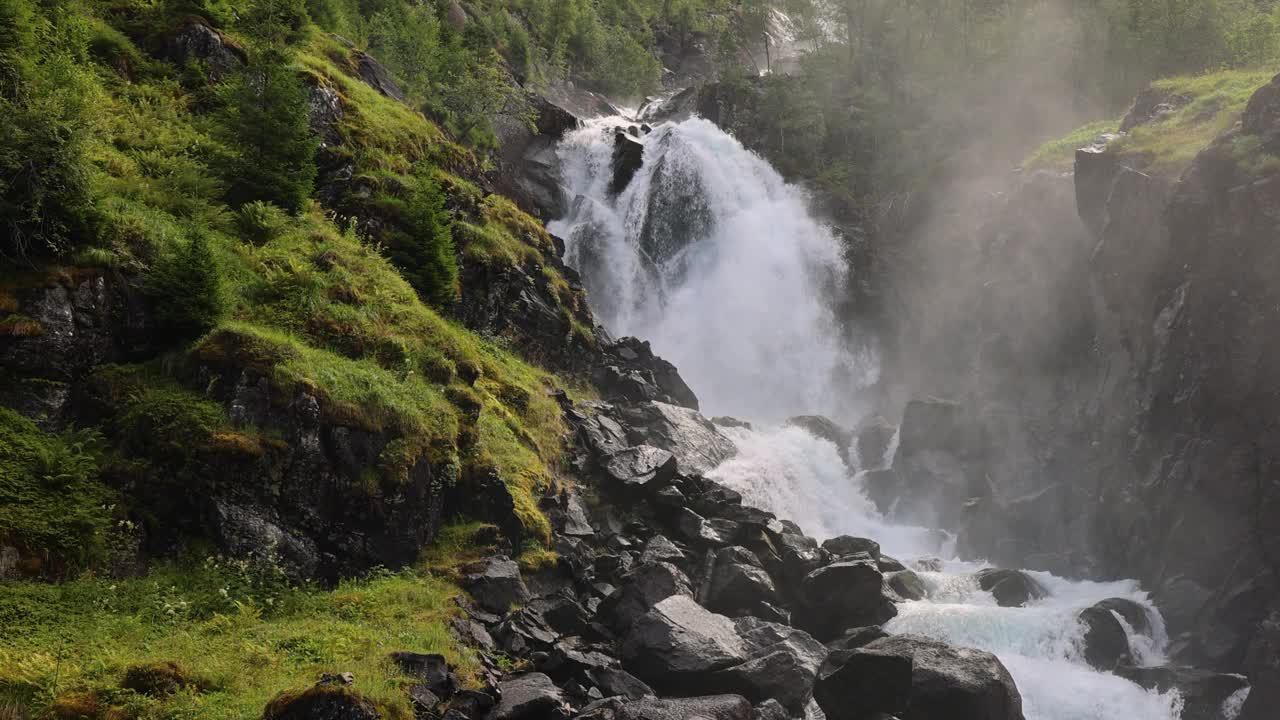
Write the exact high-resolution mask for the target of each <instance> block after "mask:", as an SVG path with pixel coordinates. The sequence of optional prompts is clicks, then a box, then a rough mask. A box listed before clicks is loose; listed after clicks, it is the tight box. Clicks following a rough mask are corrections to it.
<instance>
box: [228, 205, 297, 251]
mask: <svg viewBox="0 0 1280 720" xmlns="http://www.w3.org/2000/svg"><path fill="white" fill-rule="evenodd" d="M288 225H289V216H288V215H287V214H285V212H284V211H283V210H281V209H280V208H278V207H276V206H275V205H272V204H271V203H269V202H263V201H261V200H254V201H253V202H250V203H245V204H244V205H242V206H240V209H239V210H238V211H237V212H236V226H237V227H238V228H239V230H240V235H241V237H243V238H244V239H245V240H248V241H250V242H252V243H254V244H256V245H265V244H266V243H269V242H271V241H272V240H274V239H276V238H277V237H279V236H280V233H282V232H284V230H285V228H286V227H288Z"/></svg>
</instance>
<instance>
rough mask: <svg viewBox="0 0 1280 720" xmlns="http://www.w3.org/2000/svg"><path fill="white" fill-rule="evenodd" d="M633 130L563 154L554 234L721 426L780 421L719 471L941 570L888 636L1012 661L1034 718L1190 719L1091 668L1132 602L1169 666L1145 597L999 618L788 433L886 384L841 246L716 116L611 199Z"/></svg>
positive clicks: (1172, 703)
mask: <svg viewBox="0 0 1280 720" xmlns="http://www.w3.org/2000/svg"><path fill="white" fill-rule="evenodd" d="M631 124H632V123H631V122H630V121H628V120H627V119H626V118H621V117H613V118H600V119H596V120H592V121H589V122H588V123H587V124H586V126H585V127H583V128H581V129H579V130H577V131H575V132H573V133H571V134H570V135H569V136H567V137H566V138H565V140H564V141H562V143H561V146H560V148H559V154H560V159H561V163H562V171H563V176H564V179H565V182H566V185H567V189H568V192H569V193H570V195H571V197H573V198H574V202H573V210H572V212H571V213H570V215H569V216H568V217H566V218H564V219H562V220H560V221H557V222H556V223H553V224H552V226H551V230H552V231H553V232H555V233H556V234H558V235H560V236H561V237H564V238H565V239H566V255H567V259H568V261H569V263H570V264H572V265H574V266H575V267H577V268H578V269H579V270H580V271H581V272H582V274H583V278H584V282H585V283H586V284H587V288H588V291H589V297H590V298H591V302H592V307H593V309H594V311H595V312H596V315H597V317H598V318H599V319H600V320H601V321H602V322H603V323H604V325H605V327H606V328H608V329H609V330H610V331H611V332H613V333H614V334H615V335H635V336H637V337H641V338H645V339H648V340H650V341H651V342H652V344H653V347H654V350H655V352H657V353H658V354H660V355H662V356H664V357H666V358H667V359H669V360H671V361H672V362H674V363H675V364H676V366H677V367H678V368H679V369H680V372H681V374H682V375H683V376H684V378H685V380H686V381H687V382H688V383H689V384H690V386H691V387H693V388H694V390H695V392H697V393H698V395H699V397H700V398H701V400H702V406H703V412H704V414H706V415H708V416H710V415H713V414H731V415H734V416H737V417H741V418H744V419H748V420H752V421H755V422H759V423H765V424H764V425H761V426H759V427H758V428H757V429H755V430H751V429H745V428H728V429H725V433H726V434H728V435H729V436H730V437H731V438H732V439H733V441H734V442H735V444H736V445H737V446H738V449H739V452H738V454H737V456H735V457H733V458H731V459H730V460H728V461H726V462H725V463H723V464H722V465H720V466H719V467H718V468H716V469H715V470H713V471H712V472H711V473H709V475H710V476H711V477H713V478H715V479H717V480H719V481H721V482H723V483H725V484H727V485H729V486H730V487H733V488H734V489H736V490H738V491H739V492H741V493H742V494H743V496H744V499H745V501H746V502H748V503H749V504H752V505H755V506H758V507H761V508H764V509H767V510H771V511H773V512H775V513H776V514H778V515H779V516H781V517H785V518H789V519H792V520H794V521H796V522H797V523H799V524H800V525H801V527H803V528H804V529H805V530H806V532H808V533H809V534H811V535H813V536H815V537H817V538H819V539H823V538H827V537H831V536H835V535H842V534H848V535H855V536H860V537H869V538H872V539H875V540H876V541H878V542H879V543H880V544H881V546H882V549H883V551H884V553H885V554H887V555H890V556H892V557H895V558H897V559H898V560H900V561H902V562H903V563H904V564H906V565H907V566H908V567H911V566H912V565H913V564H914V563H915V562H916V561H918V560H925V559H929V560H932V561H934V563H935V564H934V565H931V566H930V567H932V568H936V569H934V570H932V571H928V572H926V571H920V572H919V574H920V576H921V578H922V580H923V581H924V583H925V585H926V587H927V589H928V597H927V598H926V599H924V600H920V601H914V602H907V603H905V604H902V605H900V606H899V614H898V616H897V617H896V618H894V619H893V620H892V621H890V622H889V623H888V625H887V626H886V629H887V630H888V631H889V632H891V633H915V634H922V635H927V636H930V637H934V638H938V639H942V640H945V641H948V642H951V643H953V644H956V645H962V646H969V647H975V648H980V649H983V650H988V651H990V652H992V653H995V654H996V655H997V656H998V657H999V658H1000V659H1001V660H1002V661H1003V662H1004V664H1005V666H1006V667H1008V669H1009V671H1010V673H1011V674H1012V675H1013V677H1014V680H1015V682H1016V683H1017V685H1018V689H1019V691H1020V692H1021V694H1022V699H1023V709H1024V713H1025V715H1026V717H1027V718H1028V719H1029V720H1176V719H1177V718H1178V717H1179V714H1180V712H1181V700H1180V698H1179V697H1178V696H1177V693H1176V692H1170V693H1167V694H1159V693H1156V692H1154V691H1151V692H1149V691H1146V690H1144V689H1142V688H1141V687H1139V686H1137V685H1135V684H1133V683H1131V682H1129V681H1127V680H1125V679H1123V678H1120V677H1118V676H1116V675H1112V674H1110V673H1101V672H1097V671H1095V670H1093V669H1092V668H1091V667H1090V666H1089V665H1087V664H1086V663H1085V661H1084V659H1083V654H1082V650H1083V631H1084V630H1083V627H1082V626H1081V624H1080V623H1079V622H1078V621H1077V619H1076V616H1077V613H1078V612H1079V611H1080V610H1082V609H1084V608H1087V607H1089V606H1091V605H1093V604H1094V603H1096V602H1098V601H1099V600H1103V599H1105V598H1111V597H1121V598H1128V599H1131V600H1134V601H1136V602H1138V603H1141V604H1143V605H1144V606H1145V607H1146V608H1147V609H1148V613H1149V615H1150V618H1151V620H1152V626H1153V629H1152V630H1151V632H1150V633H1149V634H1150V636H1149V637H1148V636H1145V635H1140V634H1137V633H1133V632H1130V645H1131V650H1132V652H1133V655H1134V657H1135V658H1136V659H1137V661H1138V662H1140V663H1142V664H1147V665H1157V664H1161V663H1162V662H1164V655H1163V653H1164V646H1165V644H1166V642H1167V638H1166V637H1165V633H1164V627H1163V621H1162V620H1161V618H1160V615H1159V613H1158V612H1157V611H1156V609H1155V608H1154V607H1153V606H1152V605H1151V603H1150V602H1149V600H1148V598H1147V595H1146V593H1144V592H1143V591H1142V590H1141V589H1140V588H1139V587H1138V586H1137V583H1135V582H1130V581H1122V582H1110V583H1097V582H1083V581H1069V580H1065V579H1062V578H1058V577H1055V576H1053V575H1050V574H1048V573H1031V574H1032V575H1033V576H1034V577H1035V578H1036V579H1037V580H1038V581H1039V582H1040V583H1041V584H1042V585H1043V586H1044V587H1045V588H1046V589H1047V590H1048V591H1049V595H1048V597H1046V598H1044V599H1042V600H1038V601H1035V602H1033V603H1031V604H1030V605H1029V606H1027V607H1021V608H1002V607H998V606H997V604H996V602H995V599H994V598H993V597H992V596H991V595H990V594H989V593H987V592H984V591H982V590H981V589H980V588H979V587H978V586H977V584H976V582H975V581H974V580H973V577H972V574H973V573H974V572H975V571H976V570H978V569H981V568H982V567H985V565H984V564H983V563H980V562H966V561H962V560H959V559H956V558H954V557H953V545H954V543H953V542H951V541H950V540H949V539H948V538H947V536H946V534H945V533H941V532H939V531H936V530H931V529H928V528H919V527H907V526H901V525H894V524H891V523H889V522H886V521H885V520H884V518H883V517H882V516H881V515H880V514H879V513H878V512H877V511H876V509H875V507H874V506H873V505H872V504H871V503H870V501H868V500H867V498H866V497H865V495H864V493H863V491H862V488H861V486H860V483H859V481H858V477H857V476H854V475H852V474H851V473H850V471H849V467H848V465H847V464H846V462H845V460H844V459H842V458H841V457H840V456H839V453H838V451H837V449H836V447H835V445H833V444H831V443H829V442H826V441H824V440H819V439H817V438H815V437H813V436H811V435H809V434H808V433H806V432H805V431H803V430H800V429H798V428H795V427H783V426H779V423H780V421H781V420H782V419H783V418H785V417H787V416H790V415H796V414H805V413H822V414H827V415H830V416H833V417H842V418H844V419H845V420H852V419H856V414H857V409H856V408H855V407H850V406H848V405H846V404H843V403H842V401H841V398H842V397H848V396H849V394H850V393H851V391H852V389H855V388H857V387H860V386H865V385H867V384H870V383H872V382H874V381H875V379H876V373H877V372H878V369H877V366H876V363H875V361H874V359H873V358H871V357H869V356H868V354H866V353H859V352H853V351H850V350H848V349H847V348H846V347H844V346H843V343H842V342H841V341H840V340H839V338H840V337H841V333H840V332H838V329H837V326H836V320H835V318H834V317H833V314H832V312H831V310H830V307H831V303H830V302H829V299H830V297H831V296H832V293H835V292H838V291H839V290H840V288H841V286H842V285H843V283H844V282H845V277H844V271H843V270H842V269H841V268H842V267H843V263H842V261H841V256H840V251H839V243H838V241H837V239H836V238H835V236H834V235H833V233H832V232H831V230H830V229H829V228H827V227H826V226H824V225H823V224H822V223H821V222H819V221H817V220H816V219H815V218H814V217H813V216H812V215H811V214H810V212H809V210H808V207H807V204H806V202H805V197H804V195H803V194H802V193H801V192H800V191H798V190H797V189H796V188H794V187H791V186H789V185H787V184H786V183H785V182H784V181H783V180H782V178H781V177H779V175H778V173H777V172H775V171H774V170H773V169H772V168H771V167H770V166H769V165H768V164H767V163H766V162H765V161H763V160H762V159H760V158H759V157H757V156H756V155H754V154H752V153H750V152H748V151H747V150H745V149H744V148H743V147H742V146H741V145H740V144H739V143H738V142H737V141H736V140H734V139H733V138H732V137H730V136H729V135H727V134H726V133H724V132H722V131H721V130H720V129H719V128H717V127H716V126H715V125H713V124H712V123H709V122H707V121H705V120H702V119H698V118H693V119H689V120H684V121H680V122H668V123H663V124H660V125H658V126H657V127H655V128H654V129H653V131H652V132H651V133H649V134H647V135H644V136H643V137H641V138H640V141H641V142H643V144H644V162H643V165H642V166H641V168H640V169H639V171H638V172H637V173H636V175H635V177H634V178H633V179H632V180H631V181H630V183H629V184H628V185H627V186H626V188H625V189H624V190H623V191H622V192H620V193H618V194H616V195H614V194H612V193H610V188H609V185H610V182H611V180H612V160H611V158H612V154H613V148H614V128H615V127H617V126H622V127H624V128H625V127H627V126H629V125H631ZM892 452H893V448H892V447H891V448H890V450H889V453H890V454H892ZM850 460H851V463H852V464H853V465H854V466H858V464H859V463H858V459H857V458H852V459H850ZM884 460H885V459H880V458H876V459H871V462H869V463H867V464H868V465H882V464H883V463H884ZM1126 628H1127V626H1126ZM1127 629H1129V630H1130V631H1131V630H1132V629H1131V628H1127Z"/></svg>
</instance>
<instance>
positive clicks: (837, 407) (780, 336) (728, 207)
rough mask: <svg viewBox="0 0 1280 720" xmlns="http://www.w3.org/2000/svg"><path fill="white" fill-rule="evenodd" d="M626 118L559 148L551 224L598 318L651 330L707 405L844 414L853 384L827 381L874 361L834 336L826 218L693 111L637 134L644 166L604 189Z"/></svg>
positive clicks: (832, 259) (739, 411)
mask: <svg viewBox="0 0 1280 720" xmlns="http://www.w3.org/2000/svg"><path fill="white" fill-rule="evenodd" d="M629 124H630V123H629V122H628V121H627V120H626V119H624V118H617V117H614V118H600V119H595V120H591V121H588V122H587V123H586V126H585V127H583V128H581V129H579V130H577V131H575V132H573V133H571V134H570V135H569V136H568V137H567V138H566V139H565V140H564V141H563V142H562V143H561V145H560V147H559V151H558V152H559V155H560V159H561V166H562V173H563V177H564V179H565V184H566V186H567V189H568V192H569V194H570V196H571V197H573V198H574V201H573V209H572V212H571V213H570V214H569V216H568V217H566V218H564V219H562V220H559V221H557V222H554V223H552V224H551V225H550V229H551V231H552V232H554V233H556V234H557V235H559V236H560V237H563V238H564V239H565V243H566V260H567V261H568V262H569V264H570V265H572V266H574V267H576V268H577V269H578V270H579V271H580V272H581V273H582V275H583V278H584V282H585V283H586V286H587V291H588V297H589V298H591V303H592V309H593V310H594V312H595V314H596V316H597V318H599V319H600V320H601V322H602V323H603V324H604V326H605V327H606V328H607V329H608V330H609V331H610V332H612V333H613V334H614V335H618V336H622V335H634V336H636V337H640V338H644V339H646V340H649V341H650V342H651V343H652V345H653V348H654V351H655V352H657V353H658V354H659V355H662V356H663V357H665V358H667V359H668V360H670V361H672V362H673V363H675V365H676V366H677V367H678V368H680V373H681V375H682V376H683V377H684V379H685V381H686V382H688V383H689V385H690V386H691V387H693V388H695V392H696V393H697V394H698V396H699V398H700V399H701V401H702V407H703V410H704V412H706V414H708V415H714V414H723V415H734V416H741V417H752V418H757V419H762V420H763V419H772V420H780V419H782V418H785V417H787V416H788V415H796V414H801V413H814V412H817V413H823V414H827V415H832V416H847V415H849V414H850V410H849V409H848V408H847V407H845V406H844V405H843V404H842V402H841V399H842V398H845V399H847V398H848V397H849V396H850V394H851V393H838V392H832V391H831V389H832V388H833V387H841V388H851V389H852V388H856V387H859V386H865V385H867V384H869V383H871V382H874V380H875V376H876V372H877V367H876V365H875V362H874V360H873V358H872V357H871V355H870V354H869V353H866V352H851V351H849V350H848V349H846V348H845V347H844V343H843V341H842V339H841V338H842V333H841V332H840V329H839V328H838V326H837V322H836V318H835V316H834V313H833V312H832V310H831V306H832V302H831V298H832V297H833V296H834V295H835V294H836V293H839V292H841V291H842V289H843V285H844V282H845V270H844V262H843V259H842V256H841V251H840V244H839V241H838V240H837V238H836V237H835V236H834V234H833V233H832V231H831V229H830V228H829V227H828V226H826V225H824V224H823V223H821V222H819V221H817V220H816V219H814V217H813V215H812V214H811V213H810V212H809V209H808V206H807V203H806V199H805V196H804V194H803V193H802V192H801V191H800V190H799V189H798V188H796V187H793V186H791V185H788V184H787V183H786V182H784V181H783V179H782V177H781V176H779V175H778V173H777V172H776V171H775V170H774V169H773V168H772V167H770V166H769V164H768V163H766V162H765V161H763V160H762V159H760V157H758V156H757V155H755V154H754V153H751V152H749V151H748V150H746V149H745V148H743V147H742V145H741V143H739V142H738V141H737V140H735V139H733V138H732V137H731V136H729V135H728V134H726V133H725V132H723V131H722V130H720V129H719V128H718V127H716V126H715V125H714V124H712V123H710V122H707V121H706V120H703V119H701V118H691V119H689V120H684V121H682V122H670V123H663V124H660V125H659V126H658V127H656V128H654V129H653V131H652V132H651V133H648V134H647V135H644V136H642V137H640V138H639V141H640V142H642V143H643V145H644V161H643V165H642V166H641V167H640V169H639V171H638V172H637V173H636V175H635V177H634V178H633V179H632V180H631V181H630V183H629V184H628V185H627V186H626V188H625V189H624V190H623V191H622V192H621V193H619V194H618V195H617V196H613V195H612V194H611V193H610V182H611V180H612V170H611V157H612V154H613V147H614V128H615V126H619V125H621V126H624V127H625V126H628V125H629ZM744 389H749V391H744Z"/></svg>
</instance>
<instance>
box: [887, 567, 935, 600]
mask: <svg viewBox="0 0 1280 720" xmlns="http://www.w3.org/2000/svg"><path fill="white" fill-rule="evenodd" d="M885 582H887V583H889V588H890V589H892V590H893V591H894V592H896V593H898V595H899V596H900V597H901V598H902V599H903V600H923V599H924V598H925V596H926V595H928V594H929V590H928V588H926V587H925V584H924V581H923V580H921V579H920V576H919V575H917V574H915V573H914V572H912V571H910V570H899V571H897V572H895V573H891V574H889V575H886V576H885Z"/></svg>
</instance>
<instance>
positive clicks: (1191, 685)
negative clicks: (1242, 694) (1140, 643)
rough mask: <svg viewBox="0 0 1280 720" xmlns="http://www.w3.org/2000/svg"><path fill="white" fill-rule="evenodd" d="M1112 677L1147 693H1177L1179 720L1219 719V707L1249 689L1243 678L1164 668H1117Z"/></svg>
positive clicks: (1128, 666)
mask: <svg viewBox="0 0 1280 720" xmlns="http://www.w3.org/2000/svg"><path fill="white" fill-rule="evenodd" d="M1115 673H1116V675H1119V676H1120V677H1122V678H1125V679H1126V680H1129V681H1131V682H1134V683H1136V684H1138V685H1141V686H1142V687H1144V688H1146V689H1147V690H1155V691H1157V692H1161V693H1167V692H1169V691H1170V690H1177V691H1178V694H1179V695H1180V696H1181V697H1182V701H1183V708H1182V715H1181V718H1182V720H1218V719H1219V718H1221V717H1222V715H1221V709H1222V703H1223V702H1224V701H1226V699H1227V698H1228V697H1230V696H1231V695H1232V694H1233V693H1235V692H1236V691H1237V690H1240V689H1242V688H1245V687H1248V686H1249V681H1248V680H1247V679H1246V678H1245V677H1244V676H1243V675H1233V674H1227V673H1216V672H1212V671H1209V670H1194V669H1191V668H1182V667H1169V666H1167V665H1166V666H1159V667H1134V666H1132V665H1121V666H1120V667H1117V668H1116V669H1115Z"/></svg>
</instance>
